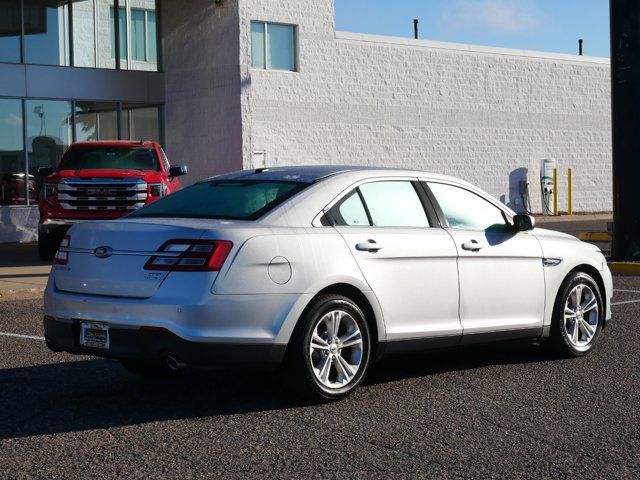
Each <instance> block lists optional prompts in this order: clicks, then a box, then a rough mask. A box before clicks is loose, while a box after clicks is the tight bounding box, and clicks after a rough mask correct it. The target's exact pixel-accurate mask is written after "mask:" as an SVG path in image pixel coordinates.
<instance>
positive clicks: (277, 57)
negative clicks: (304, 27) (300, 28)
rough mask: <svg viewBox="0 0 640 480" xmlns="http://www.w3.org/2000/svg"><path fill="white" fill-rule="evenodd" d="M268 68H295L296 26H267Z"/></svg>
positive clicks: (271, 24)
mask: <svg viewBox="0 0 640 480" xmlns="http://www.w3.org/2000/svg"><path fill="white" fill-rule="evenodd" d="M267 37H268V50H269V51H268V54H267V59H268V68H269V69H272V70H291V71H293V70H295V69H296V59H295V28H294V27H293V26H292V25H277V24H273V23H270V24H269V25H268V26H267Z"/></svg>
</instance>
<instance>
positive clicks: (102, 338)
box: [80, 320, 111, 350]
mask: <svg viewBox="0 0 640 480" xmlns="http://www.w3.org/2000/svg"><path fill="white" fill-rule="evenodd" d="M109 330H110V329H109V324H108V323H107V322H96V321H93V320H80V346H81V347H86V348H98V349H100V350H108V349H109V348H110V347H111V335H110V331H109Z"/></svg>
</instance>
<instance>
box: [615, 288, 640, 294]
mask: <svg viewBox="0 0 640 480" xmlns="http://www.w3.org/2000/svg"><path fill="white" fill-rule="evenodd" d="M613 291H614V292H625V293H640V290H619V289H617V288H614V289H613Z"/></svg>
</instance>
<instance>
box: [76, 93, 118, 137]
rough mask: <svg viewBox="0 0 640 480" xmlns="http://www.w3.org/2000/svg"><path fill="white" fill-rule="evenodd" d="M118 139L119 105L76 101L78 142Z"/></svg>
mask: <svg viewBox="0 0 640 480" xmlns="http://www.w3.org/2000/svg"><path fill="white" fill-rule="evenodd" d="M117 139H118V105H117V104H116V103H102V102H76V140H77V141H78V142H86V141H97V140H117Z"/></svg>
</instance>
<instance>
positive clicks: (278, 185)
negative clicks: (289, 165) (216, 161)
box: [129, 180, 307, 220]
mask: <svg viewBox="0 0 640 480" xmlns="http://www.w3.org/2000/svg"><path fill="white" fill-rule="evenodd" d="M306 187H307V184H306V183H298V182H279V181H252V180H222V181H211V182H202V183H196V184H195V185H192V186H190V187H187V188H185V189H183V190H179V191H177V192H176V193H173V194H171V195H169V196H167V197H164V198H161V199H160V200H157V201H155V202H154V203H152V204H149V205H147V206H146V207H143V208H141V209H140V210H138V211H136V212H134V213H132V214H130V215H129V217H138V218H140V217H166V218H174V217H183V218H217V219H228V220H255V219H257V218H259V217H261V216H262V215H264V214H265V213H267V212H268V211H270V210H272V209H273V208H275V207H276V206H277V205H279V204H281V203H282V202H284V201H286V200H287V199H289V198H291V197H292V196H293V195H295V194H296V193H298V192H300V191H301V190H303V189H304V188H306Z"/></svg>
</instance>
